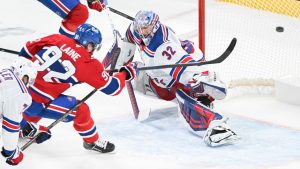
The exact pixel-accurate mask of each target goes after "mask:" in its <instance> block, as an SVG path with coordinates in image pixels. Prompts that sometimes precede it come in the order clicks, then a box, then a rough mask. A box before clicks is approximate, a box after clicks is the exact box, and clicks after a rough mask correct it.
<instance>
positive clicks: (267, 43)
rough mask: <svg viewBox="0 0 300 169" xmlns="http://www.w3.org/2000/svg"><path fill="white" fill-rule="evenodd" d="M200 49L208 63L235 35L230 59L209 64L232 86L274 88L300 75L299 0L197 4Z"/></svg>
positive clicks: (214, 0)
mask: <svg viewBox="0 0 300 169" xmlns="http://www.w3.org/2000/svg"><path fill="white" fill-rule="evenodd" d="M198 8H199V10H198V11H199V31H198V34H199V47H200V49H202V50H203V51H204V52H205V56H206V60H210V59H212V58H209V57H210V56H217V53H220V51H221V50H222V47H223V48H224V46H226V42H228V39H230V38H232V37H237V39H238V43H237V46H236V48H235V50H234V52H233V53H232V55H231V56H230V57H229V58H228V59H227V60H226V61H224V62H223V63H221V64H216V65H211V68H212V69H213V70H216V71H217V72H219V74H220V76H221V79H222V80H223V81H225V82H226V83H227V84H228V85H229V88H236V87H241V86H243V87H253V86H258V87H260V86H274V80H276V79H280V78H282V77H286V76H291V77H300V68H299V67H300V48H299V44H300V31H299V30H300V20H299V18H300V1H296V0H206V1H205V0H198Z"/></svg>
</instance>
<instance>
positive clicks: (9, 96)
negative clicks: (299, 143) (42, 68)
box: [0, 58, 37, 168]
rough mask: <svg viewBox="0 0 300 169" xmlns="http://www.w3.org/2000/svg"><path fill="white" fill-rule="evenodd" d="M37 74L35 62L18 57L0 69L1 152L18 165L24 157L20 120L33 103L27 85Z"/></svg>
mask: <svg viewBox="0 0 300 169" xmlns="http://www.w3.org/2000/svg"><path fill="white" fill-rule="evenodd" d="M36 74H37V71H36V69H35V67H34V65H33V63H32V62H31V61H30V60H28V59H25V58H21V59H17V60H16V62H15V63H14V65H13V66H12V67H9V68H5V69H1V70H0V119H1V118H2V119H3V121H2V141H3V147H2V149H1V154H2V155H3V156H4V157H5V158H6V163H8V164H10V165H18V164H19V163H20V162H21V161H22V160H23V157H24V155H23V153H22V151H21V149H20V148H19V147H18V138H19V130H20V122H21V120H22V112H23V111H25V110H26V109H27V108H28V107H29V106H30V104H31V96H30V94H29V92H28V90H27V87H26V86H27V85H29V84H33V82H34V80H35V78H36ZM1 168H2V167H1ZM4 168H5V167H4Z"/></svg>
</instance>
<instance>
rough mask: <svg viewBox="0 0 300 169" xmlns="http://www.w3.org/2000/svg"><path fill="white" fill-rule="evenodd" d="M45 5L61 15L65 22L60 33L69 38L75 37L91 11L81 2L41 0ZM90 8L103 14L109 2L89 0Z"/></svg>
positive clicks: (75, 0)
mask: <svg viewBox="0 0 300 169" xmlns="http://www.w3.org/2000/svg"><path fill="white" fill-rule="evenodd" d="M39 1H40V2H41V3H42V4H43V5H45V6H46V7H47V8H49V9H50V10H51V11H53V12H54V13H55V14H57V15H59V16H60V17H61V18H62V19H63V21H62V22H61V26H60V28H59V33H61V34H63V35H66V36H68V37H72V36H74V33H75V31H76V29H77V28H78V26H79V25H81V24H84V23H85V22H86V21H87V19H88V17H89V11H88V9H87V7H86V6H85V5H83V4H82V3H80V0H39ZM87 4H88V6H89V8H91V9H94V10H97V11H99V12H101V11H102V10H103V9H104V8H105V6H106V5H107V0H87Z"/></svg>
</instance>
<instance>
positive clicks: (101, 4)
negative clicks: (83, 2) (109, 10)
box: [87, 0, 107, 12]
mask: <svg viewBox="0 0 300 169" xmlns="http://www.w3.org/2000/svg"><path fill="white" fill-rule="evenodd" d="M87 3H88V6H89V8H91V9H94V10H96V11H99V12H101V11H102V10H103V9H104V8H105V7H106V6H107V0H87Z"/></svg>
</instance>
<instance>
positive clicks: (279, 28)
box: [276, 26, 284, 32]
mask: <svg viewBox="0 0 300 169" xmlns="http://www.w3.org/2000/svg"><path fill="white" fill-rule="evenodd" d="M276 31H277V32H283V31H284V28H283V27H282V26H277V27H276Z"/></svg>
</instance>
